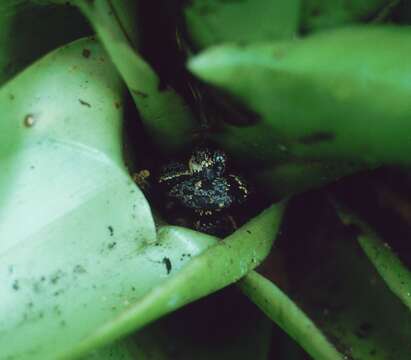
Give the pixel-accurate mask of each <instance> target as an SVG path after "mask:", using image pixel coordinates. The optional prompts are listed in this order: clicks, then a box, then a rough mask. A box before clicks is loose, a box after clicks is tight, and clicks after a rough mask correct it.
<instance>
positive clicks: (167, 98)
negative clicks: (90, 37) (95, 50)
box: [76, 0, 195, 150]
mask: <svg viewBox="0 0 411 360" xmlns="http://www.w3.org/2000/svg"><path fill="white" fill-rule="evenodd" d="M76 4H77V5H78V6H79V8H80V9H81V10H82V11H83V13H84V14H85V15H86V16H87V18H88V19H89V21H90V22H91V24H92V25H93V27H94V28H95V30H96V32H97V34H98V36H99V39H100V41H101V42H102V43H103V45H104V47H105V48H106V50H107V52H108V53H109V54H110V56H111V58H112V60H113V62H114V64H115V65H116V67H117V69H118V71H119V72H120V74H121V75H122V77H123V79H124V81H125V83H126V84H127V86H128V88H129V90H130V92H131V95H132V97H133V99H134V102H135V104H136V105H137V108H138V110H139V112H140V115H141V118H142V120H143V123H144V126H145V127H146V129H147V130H148V132H149V134H150V136H151V138H152V140H153V141H155V142H156V143H157V145H158V146H159V147H163V148H164V149H169V150H170V149H171V150H179V149H181V148H183V147H184V146H186V145H187V144H189V143H190V142H191V136H190V135H191V132H192V130H193V128H194V125H195V120H194V118H193V115H192V113H191V111H190V109H189V108H188V106H187V104H185V102H184V100H183V99H182V98H181V97H180V96H179V95H178V94H177V93H176V92H175V91H174V90H172V89H171V88H170V87H165V88H163V84H161V82H160V79H159V78H158V76H157V74H156V73H155V72H154V71H153V69H152V68H151V67H150V65H149V64H147V62H145V60H144V59H142V58H141V57H140V56H139V55H138V54H137V53H136V51H135V50H134V49H133V48H132V46H131V44H130V42H129V41H128V39H127V36H126V34H125V32H124V31H123V27H122V25H121V23H120V22H119V20H118V19H119V18H118V16H117V17H114V16H112V7H111V3H110V1H108V0H101V1H95V2H89V1H85V0H77V1H76ZM129 11H130V13H131V11H132V10H131V9H130V10H129ZM123 12H125V10H124V8H123Z"/></svg>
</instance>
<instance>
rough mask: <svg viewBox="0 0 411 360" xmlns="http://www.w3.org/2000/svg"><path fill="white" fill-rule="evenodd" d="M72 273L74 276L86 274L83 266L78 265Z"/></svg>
mask: <svg viewBox="0 0 411 360" xmlns="http://www.w3.org/2000/svg"><path fill="white" fill-rule="evenodd" d="M73 272H74V273H76V274H84V273H86V272H87V270H86V269H85V268H84V266H83V265H80V264H78V265H76V266H75V267H74V268H73Z"/></svg>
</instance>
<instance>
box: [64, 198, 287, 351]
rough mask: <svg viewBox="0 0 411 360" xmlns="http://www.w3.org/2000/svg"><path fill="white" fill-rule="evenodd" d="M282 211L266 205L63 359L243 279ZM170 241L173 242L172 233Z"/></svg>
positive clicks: (193, 235) (199, 239) (192, 235)
mask: <svg viewBox="0 0 411 360" xmlns="http://www.w3.org/2000/svg"><path fill="white" fill-rule="evenodd" d="M282 208H283V206H282V204H279V205H273V206H271V207H270V208H269V209H267V210H265V211H263V212H262V213H261V214H260V215H258V216H257V217H255V218H254V219H252V220H250V221H249V222H248V223H246V224H245V225H243V226H242V227H241V228H240V229H238V230H237V231H236V232H235V233H233V234H232V235H230V236H228V237H227V238H226V239H224V240H223V241H221V242H219V243H218V244H216V245H214V246H212V247H211V248H210V249H208V250H207V251H205V252H204V253H203V254H202V255H200V256H198V257H197V258H195V259H193V260H192V261H190V262H189V263H188V264H187V266H185V267H184V268H183V269H182V270H181V271H180V272H179V273H178V274H176V275H175V276H173V277H171V278H170V279H169V280H168V281H166V282H164V283H163V284H160V285H159V286H157V287H155V288H153V290H152V291H150V292H148V293H147V294H146V295H145V296H143V297H142V298H141V299H140V300H139V301H138V302H137V303H136V304H135V305H133V306H131V307H130V308H129V309H127V310H125V311H123V312H122V313H121V315H120V316H117V317H116V318H115V319H113V320H112V321H110V322H108V323H107V324H105V326H103V327H100V328H99V329H97V330H96V331H95V332H94V333H93V334H91V335H89V336H88V337H87V338H85V339H84V340H83V341H82V343H81V344H80V345H79V346H78V347H77V348H75V349H73V351H72V352H71V353H70V356H67V358H71V357H75V356H78V355H82V354H84V353H85V351H86V350H88V349H90V348H94V347H96V346H98V345H103V344H106V343H108V342H110V341H114V340H116V339H118V338H119V337H121V336H124V335H126V334H127V333H130V332H131V331H133V330H137V329H139V328H141V327H143V326H144V325H146V324H148V323H150V322H152V321H153V320H155V319H157V318H159V317H160V316H162V315H164V314H167V313H170V312H173V311H175V310H176V309H178V308H180V307H182V306H183V305H185V304H187V303H189V302H192V301H194V300H196V299H199V298H201V297H203V296H206V295H208V294H210V293H213V292H215V291H217V290H219V289H221V288H223V287H225V286H227V285H229V284H231V283H233V282H235V281H237V280H238V279H240V278H241V277H243V276H244V275H245V274H247V272H249V271H250V270H252V269H253V268H254V267H256V266H257V265H258V264H259V263H260V262H261V261H262V260H263V259H264V258H265V256H266V255H267V254H268V252H269V251H270V248H271V245H272V242H273V240H274V237H275V235H276V233H277V230H278V226H279V223H280V219H281V214H282ZM185 231H186V232H187V233H186V234H185V235H184V236H183V237H184V238H188V239H189V240H190V241H192V242H193V243H194V244H204V243H205V242H206V243H210V242H216V241H217V239H216V238H215V237H212V236H209V235H206V234H202V233H197V232H195V231H190V230H188V229H186V230H185ZM170 237H171V238H172V239H174V238H175V237H176V234H173V235H172V236H170ZM163 256H164V255H163ZM180 256H181V253H180ZM175 262H177V263H178V260H177V259H171V258H170V262H169V263H168V265H166V267H168V268H169V269H172V268H174V264H175ZM145 276H147V275H145Z"/></svg>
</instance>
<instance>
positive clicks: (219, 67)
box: [189, 27, 411, 181]
mask: <svg viewBox="0 0 411 360" xmlns="http://www.w3.org/2000/svg"><path fill="white" fill-rule="evenodd" d="M410 40H411V31H410V30H409V29H408V28H405V27H403V28H395V27H380V28H377V27H364V28H347V29H342V30H336V31H330V32H324V33H319V34H315V35H313V36H310V37H307V38H305V39H302V40H293V41H284V42H273V43H266V44H258V45H250V46H246V47H241V46H233V45H225V46H220V47H216V48H213V49H210V50H207V51H205V52H203V53H202V54H200V55H198V56H196V57H194V58H193V59H192V60H191V61H190V62H189V68H190V69H191V71H192V72H193V73H194V74H195V75H197V76H198V77H199V78H201V79H202V80H204V81H206V82H208V83H210V84H212V85H214V86H216V87H218V88H220V89H223V90H225V91H227V92H229V93H230V94H231V95H233V96H234V97H235V98H237V99H238V100H240V101H241V102H242V103H243V104H244V105H246V106H247V107H248V109H249V110H251V111H253V112H255V114H256V118H257V119H258V120H257V122H256V123H255V124H253V125H250V126H245V127H235V126H232V125H226V126H225V128H224V130H223V131H221V132H220V133H219V134H217V135H216V139H217V140H218V141H219V142H221V143H222V144H223V145H224V147H226V148H228V149H229V150H231V152H232V153H234V154H237V156H239V157H241V158H242V159H244V161H249V162H252V163H256V164H258V166H259V167H260V168H261V169H262V170H263V169H265V168H266V167H272V166H273V165H274V166H277V164H279V163H280V164H281V163H286V162H293V163H296V164H301V163H302V164H303V165H305V164H304V162H306V163H307V164H306V165H307V167H309V165H310V162H313V161H314V162H323V163H324V164H325V165H324V167H326V166H327V164H331V163H332V162H335V161H339V162H340V166H339V167H338V168H337V169H336V170H337V171H336V175H337V174H338V175H339V176H341V175H344V174H347V173H350V172H352V171H353V170H352V169H360V168H372V167H376V166H378V165H381V164H403V165H406V164H407V165H408V164H409V163H410V161H409V157H408V156H407V155H406V154H407V149H408V147H409V144H411V142H410V141H409V136H408V132H409V131H408V130H411V129H410V126H411V125H410V124H411V123H410V122H409V116H410V115H411V106H410V103H409V101H408V94H409V91H410V86H409V82H408V81H407V80H406V79H407V78H408V75H409V74H410V73H411V66H409V64H408V63H407V62H404V60H403V59H404V58H406V57H408V56H409V55H410V54H411V46H410V44H411V42H410ZM381 43H383V44H384V46H383V47H381V46H380V44H381ZM370 121H372V127H370ZM407 129H408V130H407ZM302 174H303V172H302ZM325 174H326V172H325ZM280 181H286V178H285V179H280Z"/></svg>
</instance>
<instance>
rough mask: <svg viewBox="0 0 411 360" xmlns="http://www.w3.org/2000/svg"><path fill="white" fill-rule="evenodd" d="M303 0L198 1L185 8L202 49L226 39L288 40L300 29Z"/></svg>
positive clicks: (193, 37)
mask: <svg viewBox="0 0 411 360" xmlns="http://www.w3.org/2000/svg"><path fill="white" fill-rule="evenodd" d="M299 8H300V1H299V0H280V1H269V0H246V1H223V0H194V1H190V2H189V3H188V4H187V5H186V7H185V8H184V16H185V21H186V27H187V32H188V35H189V36H190V38H191V40H192V41H193V42H194V44H195V45H196V46H197V47H198V48H200V49H203V48H207V47H209V46H212V45H216V44H221V43H224V42H241V43H249V42H256V41H262V40H277V39H287V38H291V37H292V36H294V35H295V34H296V32H297V27H298V19H299V10H300V9H299Z"/></svg>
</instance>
